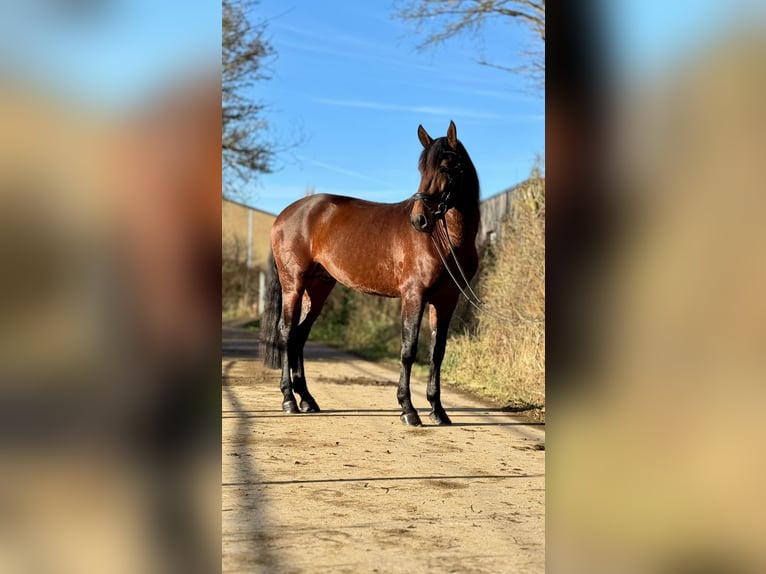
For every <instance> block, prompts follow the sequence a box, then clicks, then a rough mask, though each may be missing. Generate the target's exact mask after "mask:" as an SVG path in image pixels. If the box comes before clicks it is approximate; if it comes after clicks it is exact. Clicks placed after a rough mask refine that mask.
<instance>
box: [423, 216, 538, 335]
mask: <svg viewBox="0 0 766 574" xmlns="http://www.w3.org/2000/svg"><path fill="white" fill-rule="evenodd" d="M438 221H441V222H442V226H443V227H444V237H445V239H446V240H447V245H448V246H449V251H450V254H451V255H452V260H453V261H454V262H455V267H457V270H458V272H459V273H460V277H462V279H463V281H464V282H465V285H466V288H465V289H464V288H463V287H461V285H460V282H459V281H458V280H457V277H455V274H454V273H453V272H452V270H451V269H450V266H449V265H448V264H447V259H446V258H445V257H444V255H443V254H442V250H441V248H440V247H439V244H438V243H437V242H436V238H435V237H434V234H433V233H431V234H430V236H431V241H432V242H433V244H434V247H435V248H436V253H438V254H439V259H441V261H442V264H443V265H444V268H445V269H446V270H447V273H449V276H450V277H451V278H452V281H453V282H454V283H455V286H456V287H457V288H458V289H459V290H460V293H461V294H462V295H463V297H465V299H466V301H468V302H469V303H470V304H471V305H473V306H474V307H475V308H476V310H478V311H481V312H482V313H486V314H487V315H489V316H490V317H492V318H493V319H497V320H498V321H504V322H506V323H510V324H511V325H521V324H536V323H543V322H545V319H529V318H527V317H524V316H523V315H521V313H519V312H518V311H516V314H517V315H518V318H514V317H509V316H507V315H502V314H500V313H498V312H496V311H494V310H492V309H490V308H489V307H487V305H486V304H485V303H484V302H483V301H482V300H481V299H479V296H478V295H477V294H476V293H475V292H474V290H473V289H472V288H471V282H470V281H468V278H467V277H466V276H465V272H464V271H463V268H462V267H461V265H460V262H459V261H458V259H457V255H455V249H454V247H453V246H452V240H451V239H450V236H449V231H448V230H447V222H446V221H445V220H444V218H439V219H437V222H438ZM437 227H438V223H437ZM466 289H467V291H468V292H467V293H466Z"/></svg>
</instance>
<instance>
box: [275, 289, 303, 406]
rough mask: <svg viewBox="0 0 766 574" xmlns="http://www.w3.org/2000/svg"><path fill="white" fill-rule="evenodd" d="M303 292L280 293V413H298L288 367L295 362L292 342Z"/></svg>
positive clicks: (299, 314)
mask: <svg viewBox="0 0 766 574" xmlns="http://www.w3.org/2000/svg"><path fill="white" fill-rule="evenodd" d="M302 298H303V290H302V289H298V290H290V291H283V292H282V318H281V319H280V321H279V348H280V351H281V353H282V379H281V380H280V383H279V388H280V390H281V391H282V395H283V399H282V411H284V412H286V413H291V414H292V413H298V412H300V411H299V410H298V403H297V402H296V400H295V395H293V383H292V380H291V378H290V366H291V365H292V364H294V362H295V360H296V359H295V351H294V344H293V341H294V339H295V331H296V327H297V325H298V321H299V320H300V317H301V299H302Z"/></svg>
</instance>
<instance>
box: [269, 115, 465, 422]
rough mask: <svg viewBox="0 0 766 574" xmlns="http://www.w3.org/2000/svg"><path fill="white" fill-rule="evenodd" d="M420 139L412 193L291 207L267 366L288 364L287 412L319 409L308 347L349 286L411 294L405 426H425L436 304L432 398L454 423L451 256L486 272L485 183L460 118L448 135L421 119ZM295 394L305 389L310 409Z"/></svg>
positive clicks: (435, 410)
mask: <svg viewBox="0 0 766 574" xmlns="http://www.w3.org/2000/svg"><path fill="white" fill-rule="evenodd" d="M418 139H419V140H420V143H421V144H422V145H423V148H424V149H423V151H422V152H421V154H420V160H419V162H418V168H419V170H420V177H421V179H420V185H419V187H418V191H417V193H416V194H414V195H413V196H412V197H409V198H408V199H405V200H404V201H401V202H399V203H390V204H389V203H373V202H370V201H364V200H361V199H354V198H351V197H343V196H337V195H327V194H319V195H312V196H308V197H304V198H303V199H300V200H298V201H296V202H295V203H293V204H291V205H289V206H288V207H286V208H285V209H284V211H282V212H281V213H280V214H279V216H277V219H276V220H275V221H274V224H273V226H272V229H271V246H272V258H271V260H272V273H271V275H272V278H271V280H270V282H269V287H268V294H267V298H268V302H267V305H266V309H265V310H264V315H263V317H262V331H261V354H262V356H263V359H264V363H265V364H266V365H267V366H270V367H272V368H279V367H281V369H282V378H281V382H280V389H281V391H282V394H283V397H284V398H283V402H282V410H283V411H284V412H285V413H299V412H307V413H312V412H319V406H318V405H317V402H316V401H315V400H314V398H313V397H312V396H311V394H310V393H309V391H308V387H307V384H306V376H305V372H304V367H303V348H304V346H305V344H306V340H307V339H308V336H309V331H310V330H311V326H312V325H313V324H314V321H315V320H316V318H317V317H318V316H319V313H320V311H321V310H322V306H323V305H324V302H325V301H326V299H327V297H328V295H329V294H330V291H332V289H333V287H334V286H335V284H336V282H340V283H342V284H343V285H346V286H347V287H350V288H352V289H356V290H358V291H361V292H363V293H370V294H373V295H379V296H382V297H398V298H401V300H402V331H401V332H402V346H401V370H400V375H399V385H398V388H397V393H396V397H397V399H398V401H399V405H400V406H401V408H402V413H401V415H400V416H401V420H402V422H403V423H405V424H407V425H411V426H420V425H421V424H422V423H421V420H420V416H419V415H418V413H417V411H416V410H415V408H414V407H413V406H412V399H411V396H410V373H411V370H412V364H413V362H414V361H415V354H416V351H417V342H418V332H419V330H420V322H421V319H422V317H423V312H424V310H425V307H426V305H428V306H429V319H430V326H431V350H430V352H431V360H430V373H429V377H428V386H427V389H426V396H427V398H428V401H429V402H430V403H431V412H430V417H431V419H432V420H433V421H434V422H435V423H436V424H438V425H447V424H451V421H450V419H449V417H448V416H447V413H446V412H445V411H444V407H443V406H442V403H441V391H440V371H441V364H442V360H443V358H444V351H445V347H446V343H447V329H448V327H449V323H450V320H451V318H452V314H453V312H454V310H455V306H456V304H457V301H458V297H459V294H460V293H459V290H458V287H457V286H456V285H455V283H454V282H453V280H452V279H451V278H450V276H449V272H448V271H447V269H446V268H445V262H446V263H449V264H450V265H454V260H453V254H454V257H457V258H458V261H459V265H460V266H461V267H462V268H463V270H464V271H465V275H466V277H467V278H468V279H469V280H470V279H471V277H473V275H474V274H475V272H476V269H477V268H478V256H477V253H476V245H475V244H476V234H477V232H478V229H479V179H478V176H477V174H476V169H475V168H474V166H473V163H472V162H471V158H470V157H469V156H468V152H466V150H465V147H463V144H462V143H461V142H460V141H459V140H458V139H457V129H456V128H455V123H454V122H452V121H450V125H449V128H448V129H447V135H446V137H440V138H437V139H432V138H431V136H429V135H428V133H427V132H426V130H425V129H423V126H422V125H420V126H418ZM445 226H446V230H445V229H444V228H445ZM445 231H446V232H447V233H445ZM449 241H451V243H452V247H453V251H452V252H451V251H450V245H449ZM437 249H439V250H440V251H441V255H440V254H439V253H437V251H436V250H437ZM307 303H308V307H309V308H308V310H305V309H303V305H305V304H307ZM302 315H305V317H304V318H303V319H302V320H301V316H302ZM293 391H295V392H296V393H297V394H298V395H300V398H301V401H300V408H299V406H298V404H297V403H296V400H295V395H294V394H293Z"/></svg>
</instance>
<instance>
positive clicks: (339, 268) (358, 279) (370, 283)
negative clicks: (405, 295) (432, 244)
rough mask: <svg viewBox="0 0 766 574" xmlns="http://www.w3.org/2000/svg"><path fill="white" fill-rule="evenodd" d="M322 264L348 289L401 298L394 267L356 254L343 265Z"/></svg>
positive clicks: (330, 262)
mask: <svg viewBox="0 0 766 574" xmlns="http://www.w3.org/2000/svg"><path fill="white" fill-rule="evenodd" d="M320 263H321V264H322V266H323V267H324V268H325V269H326V270H327V272H328V273H329V274H330V275H332V277H334V278H335V279H336V280H337V281H338V282H339V283H341V284H343V285H345V286H346V287H349V288H351V289H354V290H356V291H361V292H362V293H369V294H371V295H380V296H382V297H400V296H401V293H400V291H399V285H398V281H397V280H396V277H395V273H394V269H393V266H392V265H390V264H388V263H386V262H383V261H375V260H374V259H371V258H369V257H359V254H355V256H350V257H348V258H346V259H345V260H344V261H343V264H342V265H341V264H338V263H337V262H335V261H332V260H329V261H320Z"/></svg>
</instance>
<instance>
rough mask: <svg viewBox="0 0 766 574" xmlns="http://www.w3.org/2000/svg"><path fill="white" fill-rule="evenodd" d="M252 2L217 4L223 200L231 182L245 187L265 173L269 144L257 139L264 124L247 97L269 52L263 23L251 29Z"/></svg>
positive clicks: (258, 109) (259, 109) (264, 77)
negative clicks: (219, 16)
mask: <svg viewBox="0 0 766 574" xmlns="http://www.w3.org/2000/svg"><path fill="white" fill-rule="evenodd" d="M255 4H256V3H255V1H254V0H223V20H222V68H223V69H222V84H221V92H222V100H223V101H222V110H221V120H222V128H223V135H222V141H221V156H222V160H223V168H224V194H231V192H232V189H231V182H232V179H233V177H232V176H236V178H239V179H241V180H244V181H247V180H250V179H252V178H253V177H255V176H256V175H257V174H258V173H269V172H270V171H271V163H272V160H273V157H274V144H273V143H272V142H269V141H266V140H264V138H263V134H264V132H265V130H266V129H267V127H268V123H267V122H266V120H265V119H264V118H263V117H262V116H261V114H262V112H263V110H264V104H263V103H261V102H257V101H254V100H253V99H252V97H251V96H250V94H249V93H248V91H249V90H250V88H252V87H253V85H254V84H255V83H256V82H259V81H263V80H267V79H268V78H269V75H268V73H267V71H266V69H265V68H264V64H265V63H266V62H268V59H269V58H271V57H273V55H274V51H273V49H272V47H271V45H270V44H269V42H268V39H267V38H266V27H265V23H264V22H261V23H259V24H253V22H252V21H251V20H250V17H249V15H250V13H252V9H253V8H254V6H255Z"/></svg>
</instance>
